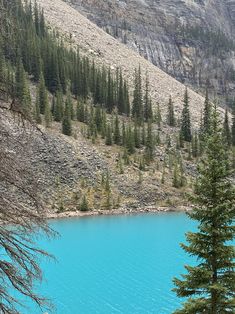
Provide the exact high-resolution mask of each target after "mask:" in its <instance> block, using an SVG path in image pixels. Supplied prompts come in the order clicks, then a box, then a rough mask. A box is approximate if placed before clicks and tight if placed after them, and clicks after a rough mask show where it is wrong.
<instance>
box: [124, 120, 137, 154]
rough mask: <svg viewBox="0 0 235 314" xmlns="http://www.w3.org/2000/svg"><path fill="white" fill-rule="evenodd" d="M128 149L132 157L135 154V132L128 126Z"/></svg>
mask: <svg viewBox="0 0 235 314" xmlns="http://www.w3.org/2000/svg"><path fill="white" fill-rule="evenodd" d="M126 149H127V153H128V154H129V155H132V154H134V152H135V138H134V132H133V131H132V128H131V126H130V125H129V126H128V128H127V130H126Z"/></svg>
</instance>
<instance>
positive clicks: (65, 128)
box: [62, 102, 72, 136]
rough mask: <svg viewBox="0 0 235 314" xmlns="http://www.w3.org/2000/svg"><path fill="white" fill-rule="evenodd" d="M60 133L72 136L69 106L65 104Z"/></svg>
mask: <svg viewBox="0 0 235 314" xmlns="http://www.w3.org/2000/svg"><path fill="white" fill-rule="evenodd" d="M62 133H63V134H65V135H68V136H71V135H72V121H71V106H70V104H69V103H68V102H66V103H65V110H64V117H63V120H62Z"/></svg>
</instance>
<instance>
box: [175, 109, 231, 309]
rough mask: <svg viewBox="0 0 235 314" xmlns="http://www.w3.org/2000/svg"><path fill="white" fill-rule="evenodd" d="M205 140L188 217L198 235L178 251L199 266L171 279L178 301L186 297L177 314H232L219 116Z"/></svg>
mask: <svg viewBox="0 0 235 314" xmlns="http://www.w3.org/2000/svg"><path fill="white" fill-rule="evenodd" d="M211 128H212V134H211V135H210V137H209V138H208V141H207V147H206V152H205V156H204V157H203V161H202V163H201V164H200V166H199V169H198V170H199V177H198V178H197V183H196V189H195V190H196V195H195V197H194V199H193V200H194V203H195V205H197V206H196V207H194V208H193V209H192V211H191V212H189V213H188V215H189V216H190V218H191V219H194V220H196V221H197V222H198V223H199V225H198V231H197V232H194V233H193V232H189V233H187V241H188V245H185V244H183V245H182V247H183V248H184V250H185V251H186V252H187V253H189V254H190V255H193V256H196V257H197V259H198V265H196V266H186V270H187V274H185V275H183V278H182V279H174V283H175V285H176V288H175V291H176V293H177V295H178V296H179V297H188V300H187V301H186V302H185V303H184V305H183V308H182V309H181V310H177V311H176V312H175V313H177V314H181V313H182V314H183V313H185V314H186V313H187V314H188V313H191V314H194V313H195V314H197V313H210V314H218V313H233V311H234V291H235V286H234V284H235V272H234V267H235V263H234V259H235V251H234V248H233V247H232V245H231V244H230V243H229V241H232V240H233V239H234V237H235V229H234V226H233V222H234V219H235V202H234V199H235V189H234V186H233V183H232V182H231V180H230V179H229V172H228V170H227V169H228V167H227V165H226V163H227V161H226V160H227V156H226V154H227V153H226V151H225V149H224V145H223V137H222V134H221V130H220V128H219V122H218V117H217V113H216V112H214V113H213V117H212V126H211Z"/></svg>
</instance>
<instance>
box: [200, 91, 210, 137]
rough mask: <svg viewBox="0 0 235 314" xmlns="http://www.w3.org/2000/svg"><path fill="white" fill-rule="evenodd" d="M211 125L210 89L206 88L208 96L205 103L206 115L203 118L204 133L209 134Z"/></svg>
mask: <svg viewBox="0 0 235 314" xmlns="http://www.w3.org/2000/svg"><path fill="white" fill-rule="evenodd" d="M210 127H211V104H210V101H209V97H208V90H206V98H205V104H204V115H203V120H202V130H201V131H202V133H203V134H204V135H208V134H209V132H210Z"/></svg>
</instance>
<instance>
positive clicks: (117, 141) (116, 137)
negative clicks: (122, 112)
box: [113, 114, 121, 145]
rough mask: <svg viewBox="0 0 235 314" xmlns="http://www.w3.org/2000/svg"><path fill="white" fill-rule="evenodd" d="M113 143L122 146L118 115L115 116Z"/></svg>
mask: <svg viewBox="0 0 235 314" xmlns="http://www.w3.org/2000/svg"><path fill="white" fill-rule="evenodd" d="M113 141H114V143H115V144H116V145H120V144H121V134H120V127H119V118H118V115H117V114H116V116H115V123H114V134H113Z"/></svg>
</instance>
